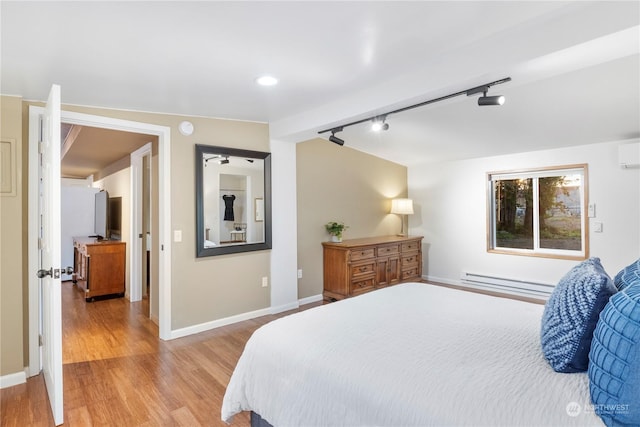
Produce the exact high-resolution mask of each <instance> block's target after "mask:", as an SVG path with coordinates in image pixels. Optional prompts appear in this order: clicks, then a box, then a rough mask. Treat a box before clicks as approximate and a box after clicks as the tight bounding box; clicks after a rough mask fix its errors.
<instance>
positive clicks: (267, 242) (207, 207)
mask: <svg viewBox="0 0 640 427" xmlns="http://www.w3.org/2000/svg"><path fill="white" fill-rule="evenodd" d="M195 147H196V159H195V166H196V233H197V235H196V256H197V257H207V256H213V255H224V254H232V253H239V252H250V251H258V250H265V249H271V153H266V152H262V151H251V150H240V149H235V148H228V147H218V146H210V145H200V144H198V145H196V146H195Z"/></svg>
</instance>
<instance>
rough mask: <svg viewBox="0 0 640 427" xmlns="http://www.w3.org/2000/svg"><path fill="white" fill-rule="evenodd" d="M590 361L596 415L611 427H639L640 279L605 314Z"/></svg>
mask: <svg viewBox="0 0 640 427" xmlns="http://www.w3.org/2000/svg"><path fill="white" fill-rule="evenodd" d="M589 359H590V361H591V362H590V364H589V389H590V392H591V401H592V402H593V404H594V410H595V412H596V413H597V414H598V415H600V417H601V418H602V420H603V421H604V422H605V424H606V425H608V426H609V427H611V426H638V425H640V279H638V280H637V281H636V282H635V284H629V286H627V288H626V289H625V290H624V291H621V292H618V293H617V294H615V295H614V296H613V297H611V300H610V301H609V304H607V306H606V307H605V308H604V310H603V311H602V313H601V315H600V321H599V322H598V326H597V327H596V330H595V332H594V334H593V344H592V345H591V353H590V354H589Z"/></svg>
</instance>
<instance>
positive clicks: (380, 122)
mask: <svg viewBox="0 0 640 427" xmlns="http://www.w3.org/2000/svg"><path fill="white" fill-rule="evenodd" d="M386 120H387V116H380V117H376V118H375V119H373V124H372V125H371V130H372V131H374V132H380V131H381V130H387V129H389V123H386V122H385V121H386Z"/></svg>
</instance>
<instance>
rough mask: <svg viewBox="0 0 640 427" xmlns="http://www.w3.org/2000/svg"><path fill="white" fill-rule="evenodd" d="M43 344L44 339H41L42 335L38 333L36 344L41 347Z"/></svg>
mask: <svg viewBox="0 0 640 427" xmlns="http://www.w3.org/2000/svg"><path fill="white" fill-rule="evenodd" d="M43 345H44V340H43V339H42V335H38V346H40V347H42V346H43Z"/></svg>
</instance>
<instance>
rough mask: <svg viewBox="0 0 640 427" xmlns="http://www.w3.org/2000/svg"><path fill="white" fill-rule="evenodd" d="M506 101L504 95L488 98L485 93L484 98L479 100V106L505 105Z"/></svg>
mask: <svg viewBox="0 0 640 427" xmlns="http://www.w3.org/2000/svg"><path fill="white" fill-rule="evenodd" d="M504 101H505V97H504V96H502V95H497V96H487V93H486V92H485V93H484V96H481V97H480V98H478V105H481V106H484V105H503V104H504Z"/></svg>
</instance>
